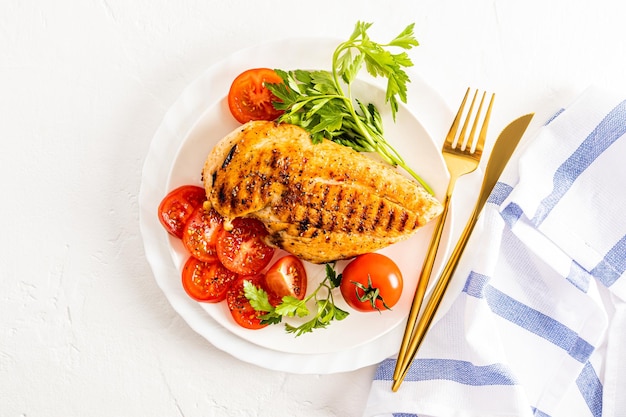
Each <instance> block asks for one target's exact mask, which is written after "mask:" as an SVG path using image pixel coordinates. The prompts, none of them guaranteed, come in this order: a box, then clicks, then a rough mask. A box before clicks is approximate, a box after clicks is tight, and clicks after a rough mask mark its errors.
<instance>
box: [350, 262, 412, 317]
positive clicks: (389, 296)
mask: <svg viewBox="0 0 626 417" xmlns="http://www.w3.org/2000/svg"><path fill="white" fill-rule="evenodd" d="M402 287H403V280H402V273H401V272H400V269H399V268H398V266H397V265H396V264H395V262H393V261H392V260H391V259H390V258H388V257H387V256H385V255H382V254H379V253H366V254H364V255H359V256H357V257H356V258H355V259H354V260H353V261H351V262H350V263H349V264H348V265H347V266H346V267H345V268H344V270H343V272H342V280H341V284H340V289H341V295H343V298H344V299H345V300H346V303H348V305H349V306H350V307H352V308H354V309H355V310H359V311H380V310H382V309H390V308H391V307H393V306H394V305H395V304H396V303H397V302H398V300H399V299H400V296H401V295H402Z"/></svg>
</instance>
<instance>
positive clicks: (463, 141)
mask: <svg viewBox="0 0 626 417" xmlns="http://www.w3.org/2000/svg"><path fill="white" fill-rule="evenodd" d="M477 95H478V90H476V91H475V92H474V97H472V104H470V108H469V110H468V111H467V115H466V116H465V122H463V128H462V129H461V133H459V139H458V140H457V142H456V146H461V150H462V151H464V150H465V147H466V146H467V145H466V143H467V140H466V139H467V138H466V137H465V132H466V131H467V126H468V125H469V122H470V119H471V118H472V110H474V103H475V102H476V96H477ZM479 112H480V110H479ZM476 117H478V115H476ZM470 139H471V138H470Z"/></svg>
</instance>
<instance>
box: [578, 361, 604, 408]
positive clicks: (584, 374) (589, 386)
mask: <svg viewBox="0 0 626 417" xmlns="http://www.w3.org/2000/svg"><path fill="white" fill-rule="evenodd" d="M576 385H578V389H579V390H580V393H581V395H582V396H583V398H584V399H585V402H586V403H587V406H588V407H589V410H590V411H591V414H593V416H594V417H601V416H602V382H601V381H600V378H598V374H596V371H595V370H594V369H593V366H591V364H590V363H589V362H587V363H586V364H585V366H584V367H583V370H582V371H581V372H580V375H578V378H577V379H576Z"/></svg>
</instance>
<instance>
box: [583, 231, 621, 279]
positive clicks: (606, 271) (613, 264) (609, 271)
mask: <svg viewBox="0 0 626 417" xmlns="http://www.w3.org/2000/svg"><path fill="white" fill-rule="evenodd" d="M625 270H626V236H623V237H622V238H621V239H620V240H619V241H618V242H617V243H616V244H615V245H614V246H613V247H612V248H611V250H610V251H609V252H608V253H607V254H606V255H605V256H604V259H603V260H602V261H600V263H599V264H598V265H596V267H595V268H593V270H592V271H591V275H593V276H594V277H595V278H597V279H598V281H600V282H601V283H602V284H604V285H605V286H607V287H610V286H611V285H613V284H614V283H615V281H617V279H618V278H619V277H620V276H622V274H623V273H624V271H625Z"/></svg>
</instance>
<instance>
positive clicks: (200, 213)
mask: <svg viewBox="0 0 626 417" xmlns="http://www.w3.org/2000/svg"><path fill="white" fill-rule="evenodd" d="M222 223H223V219H222V216H220V215H219V214H218V213H217V212H216V211H215V210H213V209H209V210H208V211H207V210H205V209H204V207H199V208H197V209H196V211H194V212H193V214H192V215H191V217H190V218H189V220H188V221H187V224H185V227H184V229H183V237H182V241H183V245H184V246H185V248H186V249H187V250H188V251H189V253H190V254H191V256H193V257H194V258H196V259H198V260H200V261H205V262H213V261H216V260H217V259H218V258H217V249H216V243H217V236H218V234H219V232H220V231H221V230H222Z"/></svg>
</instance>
